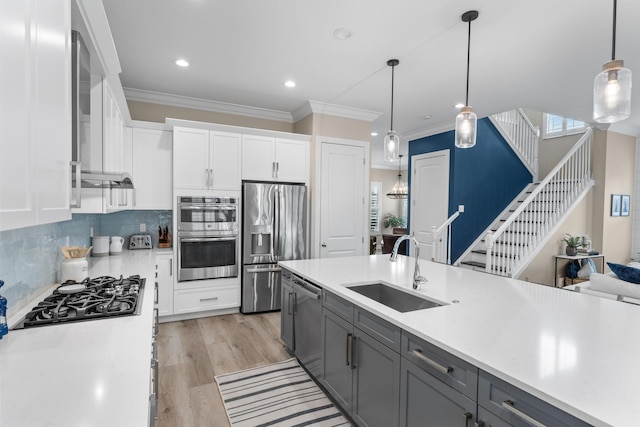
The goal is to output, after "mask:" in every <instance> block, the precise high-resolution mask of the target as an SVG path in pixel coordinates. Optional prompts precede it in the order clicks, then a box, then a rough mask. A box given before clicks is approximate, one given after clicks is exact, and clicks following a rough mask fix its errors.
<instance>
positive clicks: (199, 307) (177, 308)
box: [173, 285, 240, 314]
mask: <svg viewBox="0 0 640 427" xmlns="http://www.w3.org/2000/svg"><path fill="white" fill-rule="evenodd" d="M173 297H174V301H173V303H174V306H173V308H174V310H173V311H174V314H186V313H196V312H199V311H208V310H220V309H224V308H237V307H239V306H240V286H239V285H220V286H213V287H207V288H195V289H180V290H176V291H175V292H174V295H173Z"/></svg>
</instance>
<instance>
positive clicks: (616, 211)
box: [611, 194, 622, 216]
mask: <svg viewBox="0 0 640 427" xmlns="http://www.w3.org/2000/svg"><path fill="white" fill-rule="evenodd" d="M621 199H622V196H621V195H620V194H612V195H611V216H620V204H621V202H622V200H621Z"/></svg>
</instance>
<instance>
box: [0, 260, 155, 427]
mask: <svg viewBox="0 0 640 427" xmlns="http://www.w3.org/2000/svg"><path fill="white" fill-rule="evenodd" d="M155 253H156V251H155V250H152V251H150V250H145V251H123V254H122V255H119V256H110V257H102V258H90V259H89V261H90V262H89V273H90V274H89V275H90V277H97V276H104V275H110V276H119V275H120V274H123V275H124V276H125V277H127V276H129V275H133V274H139V275H140V276H141V277H145V278H146V284H145V291H144V297H143V298H142V310H141V313H140V315H138V316H123V317H115V318H110V319H101V320H91V321H84V322H75V323H67V324H60V325H51V326H43V327H37V328H29V329H21V330H11V331H10V332H9V334H8V335H7V336H5V337H4V338H3V339H2V341H0V378H1V381H0V426H2V427H14V426H15V427H31V426H33V427H41V426H52V427H53V426H56V427H57V426H61V427H62V426H64V427H75V426H78V427H80V426H82V427H98V426H104V427H107V426H109V427H112V426H146V425H148V422H149V420H148V416H149V415H148V408H149V394H150V366H151V365H150V363H151V342H152V330H151V328H152V324H153V306H154V273H155ZM48 293H50V292H47V294H48ZM45 296H46V295H45ZM37 302H38V301H34V303H33V304H30V305H29V307H32V306H33V305H35V304H36V303H37ZM11 323H13V322H11Z"/></svg>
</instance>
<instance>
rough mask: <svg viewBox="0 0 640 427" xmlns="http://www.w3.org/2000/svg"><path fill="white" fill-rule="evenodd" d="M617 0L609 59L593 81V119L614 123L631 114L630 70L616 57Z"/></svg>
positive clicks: (615, 2) (614, 7)
mask: <svg viewBox="0 0 640 427" xmlns="http://www.w3.org/2000/svg"><path fill="white" fill-rule="evenodd" d="M617 9H618V1H617V0H613V37H612V42H611V61H609V62H607V63H605V64H604V65H603V66H602V72H601V73H599V74H598V75H597V76H596V78H595V79H594V81H593V120H595V121H596V122H598V123H615V122H618V121H620V120H624V119H626V118H627V117H629V116H630V115H631V70H629V69H628V68H624V61H623V60H621V59H616V15H617Z"/></svg>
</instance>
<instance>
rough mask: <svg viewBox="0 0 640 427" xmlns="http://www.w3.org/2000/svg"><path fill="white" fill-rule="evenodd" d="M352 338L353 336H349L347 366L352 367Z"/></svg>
mask: <svg viewBox="0 0 640 427" xmlns="http://www.w3.org/2000/svg"><path fill="white" fill-rule="evenodd" d="M352 336H353V334H347V366H351V352H352V351H353V349H352V348H351V345H352V344H353V343H352V342H351V337H352Z"/></svg>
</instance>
